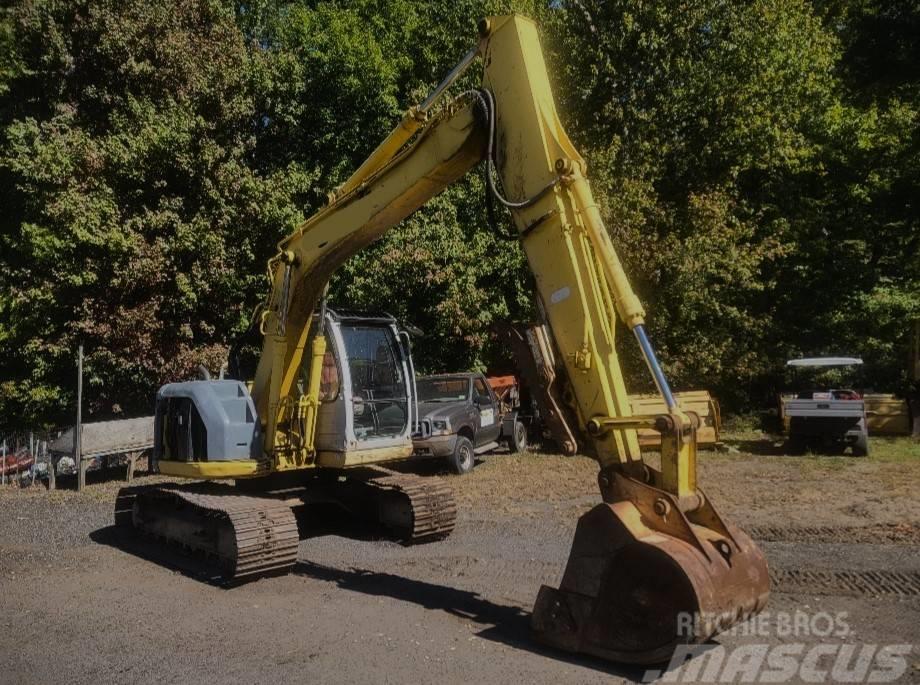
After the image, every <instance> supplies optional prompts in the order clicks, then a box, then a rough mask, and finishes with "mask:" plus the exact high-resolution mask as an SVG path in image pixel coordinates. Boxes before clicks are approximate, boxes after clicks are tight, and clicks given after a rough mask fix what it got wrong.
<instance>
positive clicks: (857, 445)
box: [853, 432, 869, 457]
mask: <svg viewBox="0 0 920 685" xmlns="http://www.w3.org/2000/svg"><path fill="white" fill-rule="evenodd" d="M853 456H854V457H868V456H869V435H868V433H866V432H862V433H860V434H859V437H858V438H856V442H854V443H853Z"/></svg>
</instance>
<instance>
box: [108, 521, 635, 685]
mask: <svg viewBox="0 0 920 685" xmlns="http://www.w3.org/2000/svg"><path fill="white" fill-rule="evenodd" d="M347 532H350V530H349V524H348V522H347V520H345V523H344V525H343V527H340V528H337V529H334V528H333V527H332V526H331V525H327V526H325V527H324V528H323V529H321V530H320V529H318V528H314V529H312V531H309V533H310V534H309V536H310V537H312V536H318V535H330V534H334V535H342V533H347ZM348 537H351V535H348ZM362 537H363V536H362ZM90 539H91V540H92V541H93V542H95V543H97V544H100V545H107V546H109V547H114V548H116V549H118V550H120V551H122V552H125V553H126V554H130V555H132V556H135V557H137V558H140V559H143V560H144V561H147V562H149V563H153V564H156V565H158V566H163V567H165V568H168V569H170V570H172V571H175V572H178V573H181V574H182V575H184V576H186V577H188V578H192V579H194V580H198V581H201V582H203V583H206V584H209V585H213V586H218V587H224V588H232V587H233V586H232V585H228V584H227V583H223V582H221V581H220V580H219V579H218V578H217V577H216V575H215V571H214V568H213V565H212V563H211V562H208V561H207V560H204V559H198V558H195V557H192V556H189V555H187V554H184V553H182V552H179V551H177V550H175V549H171V548H167V547H164V546H163V545H161V544H159V543H158V542H157V541H156V540H150V539H147V538H144V537H139V536H135V535H131V534H130V533H128V532H126V531H124V530H122V529H119V528H116V527H115V526H106V527H105V528H100V529H98V530H95V531H93V532H92V533H90ZM293 572H294V574H296V575H301V576H304V577H309V578H313V579H316V580H322V581H326V582H331V583H335V584H336V585H337V586H338V587H339V588H340V589H342V590H348V591H350V592H358V593H361V594H365V595H372V596H378V597H390V598H392V599H396V600H398V601H401V602H409V603H412V604H417V605H419V606H422V607H425V608H426V609H429V610H432V611H442V612H445V613H448V614H450V615H452V616H456V617H458V618H462V619H464V620H467V621H471V622H473V623H476V624H480V625H482V626H484V627H483V629H482V630H481V631H479V632H478V633H477V635H478V636H479V637H481V638H483V639H486V640H490V641H492V642H498V643H501V644H504V645H507V646H509V647H513V648H514V649H520V650H523V651H527V652H531V653H534V654H540V655H542V656H546V657H548V658H552V659H556V660H559V661H564V662H566V663H570V664H573V665H578V666H582V667H584V668H590V669H593V670H596V671H600V672H603V673H607V674H609V675H613V676H618V677H621V678H625V679H627V680H630V681H632V682H641V681H642V677H643V674H644V672H645V671H644V669H642V668H639V667H630V666H624V665H619V664H614V663H611V662H607V661H603V660H601V659H597V658H594V657H590V656H582V655H575V654H569V653H567V652H562V651H558V650H554V649H552V648H549V647H544V646H542V645H539V644H537V643H536V642H534V641H533V639H532V638H531V636H530V614H529V613H528V612H526V611H524V610H523V609H521V608H520V607H516V606H508V605H501V604H496V603H495V602H492V601H490V600H488V599H485V598H484V597H482V596H480V595H479V594H477V593H475V592H470V591H467V590H459V589H456V588H452V587H449V586H446V585H439V584H436V583H429V582H425V581H421V580H415V579H412V578H406V577H403V576H398V575H395V574H391V573H380V572H376V571H369V570H363V569H339V568H335V567H332V566H324V565H322V564H317V563H313V562H309V561H302V560H301V561H298V562H297V563H296V564H295V566H294V570H293Z"/></svg>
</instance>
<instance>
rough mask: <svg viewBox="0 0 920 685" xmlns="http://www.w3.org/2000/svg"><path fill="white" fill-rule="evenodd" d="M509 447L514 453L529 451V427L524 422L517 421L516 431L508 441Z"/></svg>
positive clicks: (515, 423) (515, 424)
mask: <svg viewBox="0 0 920 685" xmlns="http://www.w3.org/2000/svg"><path fill="white" fill-rule="evenodd" d="M508 447H510V448H511V451H512V452H525V451H527V426H525V425H524V423H523V422H522V421H518V420H517V419H515V421H514V430H513V431H512V433H511V439H510V440H509V441H508Z"/></svg>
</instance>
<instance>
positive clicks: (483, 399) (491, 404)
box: [473, 376, 502, 447]
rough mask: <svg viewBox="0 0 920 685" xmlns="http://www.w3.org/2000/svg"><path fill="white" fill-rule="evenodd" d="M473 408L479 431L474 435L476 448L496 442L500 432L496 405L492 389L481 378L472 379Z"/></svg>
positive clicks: (500, 425)
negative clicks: (476, 414)
mask: <svg viewBox="0 0 920 685" xmlns="http://www.w3.org/2000/svg"><path fill="white" fill-rule="evenodd" d="M473 407H474V408H475V409H476V410H477V412H478V413H479V430H478V431H477V433H476V446H477V447H479V446H481V445H485V444H487V443H490V442H494V441H495V440H498V436H499V435H500V434H501V432H502V423H501V417H500V416H499V415H498V403H497V402H496V401H495V394H494V393H493V392H492V388H490V387H489V385H488V383H486V382H485V379H483V378H482V377H481V376H480V377H478V378H474V379H473Z"/></svg>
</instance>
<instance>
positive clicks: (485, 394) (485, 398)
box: [473, 378, 492, 402]
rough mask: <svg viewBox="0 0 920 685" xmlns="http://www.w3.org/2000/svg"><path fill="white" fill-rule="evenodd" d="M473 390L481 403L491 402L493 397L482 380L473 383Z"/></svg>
mask: <svg viewBox="0 0 920 685" xmlns="http://www.w3.org/2000/svg"><path fill="white" fill-rule="evenodd" d="M473 390H474V393H473V394H474V395H475V397H476V399H478V400H479V401H480V402H491V401H492V396H491V395H490V394H489V389H488V388H487V387H486V384H485V381H483V380H482V379H481V378H477V379H476V380H475V381H473Z"/></svg>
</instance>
